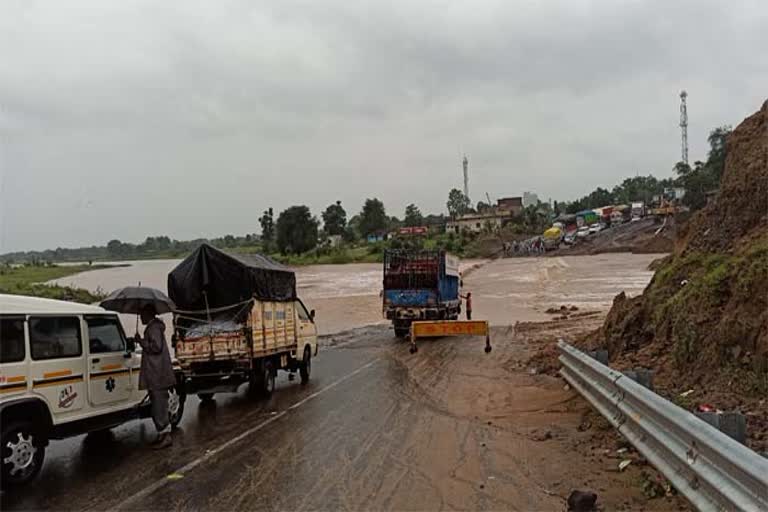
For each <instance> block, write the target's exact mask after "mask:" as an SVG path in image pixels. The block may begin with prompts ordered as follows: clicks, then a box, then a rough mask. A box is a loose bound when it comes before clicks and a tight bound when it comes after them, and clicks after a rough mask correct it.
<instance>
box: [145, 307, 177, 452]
mask: <svg viewBox="0 0 768 512" xmlns="http://www.w3.org/2000/svg"><path fill="white" fill-rule="evenodd" d="M140 314H141V323H142V324H144V325H145V326H146V327H145V328H144V337H143V338H142V337H141V336H139V333H138V332H137V333H136V342H137V343H138V344H139V345H141V349H142V353H141V373H140V374H139V389H146V390H147V391H148V392H149V399H150V401H151V407H152V421H153V422H154V423H155V428H156V429H157V440H156V441H155V448H157V449H161V448H168V447H169V446H171V445H172V444H173V438H172V437H171V424H170V420H169V418H168V390H169V389H170V388H172V387H173V386H175V385H176V376H175V375H174V374H173V365H172V364H171V354H170V352H169V351H168V343H166V341H165V323H163V321H162V320H160V319H159V318H157V316H156V311H155V307H154V306H153V305H151V304H147V305H146V306H144V307H143V308H142V309H141V313H140Z"/></svg>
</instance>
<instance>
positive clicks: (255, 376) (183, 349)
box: [168, 244, 317, 400]
mask: <svg viewBox="0 0 768 512" xmlns="http://www.w3.org/2000/svg"><path fill="white" fill-rule="evenodd" d="M168 295H169V296H170V297H171V299H172V300H173V301H174V303H175V304H176V311H175V312H174V314H173V327H174V334H173V346H174V349H175V351H176V358H177V359H178V361H179V363H180V365H181V368H182V370H183V373H184V382H185V388H186V392H187V393H190V394H191V393H197V394H198V396H200V398H201V399H203V400H207V399H210V398H211V397H212V396H213V395H214V394H215V393H219V392H226V391H230V392H233V391H236V390H237V388H238V387H239V386H240V385H241V384H243V383H244V382H249V383H250V385H251V390H252V391H257V392H259V393H260V394H267V395H268V394H270V393H271V392H272V391H273V389H274V385H275V376H276V375H277V370H280V369H282V370H286V371H289V372H290V373H291V376H293V374H294V373H296V372H298V373H299V374H300V376H301V381H302V383H304V382H306V381H307V380H308V379H309V374H310V370H311V368H312V357H313V356H315V355H317V329H316V328H315V323H314V316H315V315H314V310H313V311H307V309H306V308H305V307H304V304H303V303H302V302H301V300H300V299H299V298H298V296H297V295H296V276H295V274H294V272H293V271H292V270H291V269H289V268H288V267H285V266H283V265H281V264H279V263H277V262H275V261H273V260H272V259H270V258H268V257H266V256H262V255H259V254H253V255H234V254H229V253H225V252H223V251H221V250H219V249H216V248H215V247H213V246H210V245H207V244H204V245H202V246H200V247H199V248H198V249H197V250H196V251H195V252H193V253H192V254H191V255H189V256H188V257H187V258H186V259H184V260H183V261H182V262H181V263H179V264H178V266H176V268H174V269H173V270H172V271H171V272H170V274H168Z"/></svg>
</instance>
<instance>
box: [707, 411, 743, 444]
mask: <svg viewBox="0 0 768 512" xmlns="http://www.w3.org/2000/svg"><path fill="white" fill-rule="evenodd" d="M694 414H695V415H696V417H698V418H699V419H700V420H703V421H706V422H707V423H709V424H710V425H712V426H713V427H715V428H716V429H718V430H719V431H720V432H722V433H723V434H725V435H727V436H728V437H730V438H731V439H735V440H736V441H738V442H740V443H741V444H746V442H747V418H746V417H745V416H744V415H743V414H741V413H739V412H723V413H717V412H714V411H712V412H710V411H707V412H701V411H695V412H694Z"/></svg>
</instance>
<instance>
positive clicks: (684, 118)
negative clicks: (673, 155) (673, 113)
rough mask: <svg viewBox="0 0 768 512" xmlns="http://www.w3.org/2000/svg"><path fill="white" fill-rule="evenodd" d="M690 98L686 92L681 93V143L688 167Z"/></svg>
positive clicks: (684, 159)
mask: <svg viewBox="0 0 768 512" xmlns="http://www.w3.org/2000/svg"><path fill="white" fill-rule="evenodd" d="M687 97H688V93H687V92H685V90H682V91H680V132H681V136H682V140H681V141H680V145H681V149H682V153H683V155H682V156H683V158H682V160H683V163H684V164H685V165H688V107H687V106H686V104H685V99H686V98H687Z"/></svg>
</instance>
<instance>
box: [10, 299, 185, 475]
mask: <svg viewBox="0 0 768 512" xmlns="http://www.w3.org/2000/svg"><path fill="white" fill-rule="evenodd" d="M86 340H87V343H85V341H86ZM140 366H141V355H140V354H136V353H135V352H134V347H133V343H132V340H127V339H126V337H125V334H124V332H123V328H122V326H121V325H120V320H119V318H118V316H117V314H115V313H112V312H109V311H106V310H104V309H102V308H100V307H96V306H86V305H83V304H76V303H72V302H63V301H57V300H49V299H39V298H33V297H23V296H14V295H0V428H2V432H1V433H0V435H1V436H2V437H1V438H0V449H1V455H0V463H2V480H0V484H2V486H3V487H4V488H5V487H9V486H13V485H19V484H24V483H26V482H29V481H30V480H32V479H33V478H34V477H35V476H36V475H37V473H38V472H39V471H40V468H41V467H42V465H43V459H44V457H45V447H46V446H47V444H48V440H49V439H63V438H66V437H70V436H75V435H79V434H83V433H86V432H92V431H96V430H104V429H108V428H111V427H115V426H117V425H120V424H121V423H124V422H126V421H129V420H131V419H135V418H143V417H148V416H149V403H148V401H147V400H145V397H146V392H145V391H140V390H139V389H138V382H139V368H140ZM177 377H179V375H177ZM184 399H185V396H184V394H183V392H182V391H179V392H178V393H177V391H176V390H175V389H174V390H171V392H170V397H169V405H170V407H169V416H170V421H171V424H172V425H173V426H176V425H178V423H179V421H181V415H182V413H183V411H184Z"/></svg>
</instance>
